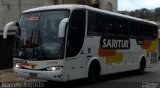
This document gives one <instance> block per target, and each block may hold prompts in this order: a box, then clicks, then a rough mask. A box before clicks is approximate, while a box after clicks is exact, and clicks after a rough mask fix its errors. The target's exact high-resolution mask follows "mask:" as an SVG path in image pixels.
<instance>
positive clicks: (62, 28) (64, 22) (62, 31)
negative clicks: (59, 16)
mask: <svg viewBox="0 0 160 88" xmlns="http://www.w3.org/2000/svg"><path fill="white" fill-rule="evenodd" d="M68 22H69V18H64V19H63V20H62V21H61V22H60V24H59V31H58V37H59V38H64V36H65V28H66V26H67V24H68Z"/></svg>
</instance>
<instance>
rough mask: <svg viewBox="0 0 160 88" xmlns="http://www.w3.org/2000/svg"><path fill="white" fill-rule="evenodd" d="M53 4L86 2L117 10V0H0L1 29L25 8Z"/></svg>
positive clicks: (105, 8)
mask: <svg viewBox="0 0 160 88" xmlns="http://www.w3.org/2000/svg"><path fill="white" fill-rule="evenodd" d="M53 4H84V5H90V6H93V7H96V8H100V9H104V10H110V11H114V12H117V0H0V30H2V29H3V28H4V26H5V24H6V23H8V22H10V21H13V20H15V21H18V20H19V17H20V14H21V13H22V11H23V10H26V9H30V8H34V7H39V6H43V5H53Z"/></svg>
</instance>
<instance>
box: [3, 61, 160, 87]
mask: <svg viewBox="0 0 160 88" xmlns="http://www.w3.org/2000/svg"><path fill="white" fill-rule="evenodd" d="M34 81H37V80H34ZM38 81H39V80H38ZM28 82H31V84H30V83H26V82H24V83H23V82H22V83H19V84H18V85H15V87H12V88H24V87H18V86H21V85H22V86H27V87H25V88H31V87H32V88H34V86H35V85H34V83H32V82H33V80H32V81H30V80H29V81H28ZM8 84H9V85H10V84H11V83H8ZM8 84H5V83H4V84H3V85H4V86H5V85H8ZM1 85H2V84H1ZM9 85H8V86H9ZM12 86H14V85H12ZM38 86H39V87H36V88H42V87H46V88H160V64H159V66H157V67H154V68H149V69H146V73H145V74H143V75H138V74H136V73H135V72H125V73H118V74H112V75H107V76H103V77H101V80H100V82H96V83H94V84H88V83H86V81H85V80H79V81H73V82H68V83H59V82H44V83H40V84H38ZM1 87H2V86H1ZM1 87H0V88H1ZM2 88H6V87H2ZM8 88H11V87H8Z"/></svg>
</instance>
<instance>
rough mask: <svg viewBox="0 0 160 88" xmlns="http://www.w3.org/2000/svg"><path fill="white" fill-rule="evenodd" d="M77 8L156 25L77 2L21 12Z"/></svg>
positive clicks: (152, 22)
mask: <svg viewBox="0 0 160 88" xmlns="http://www.w3.org/2000/svg"><path fill="white" fill-rule="evenodd" d="M78 8H85V9H87V10H92V11H96V12H100V13H105V14H109V15H114V16H117V17H122V18H126V19H130V20H134V21H140V22H145V23H149V24H154V25H157V23H156V22H154V21H149V20H146V19H141V18H136V17H132V16H128V15H123V14H120V13H115V12H111V11H106V10H101V9H97V8H94V7H90V6H87V5H77V4H61V5H50V6H42V7H37V8H33V9H29V10H25V11H24V12H23V13H28V12H35V11H45V10H54V9H70V10H73V9H78Z"/></svg>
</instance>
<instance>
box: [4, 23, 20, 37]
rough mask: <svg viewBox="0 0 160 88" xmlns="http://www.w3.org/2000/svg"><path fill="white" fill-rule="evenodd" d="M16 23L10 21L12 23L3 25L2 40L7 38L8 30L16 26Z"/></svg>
mask: <svg viewBox="0 0 160 88" xmlns="http://www.w3.org/2000/svg"><path fill="white" fill-rule="evenodd" d="M16 24H17V22H15V21H12V22H9V23H7V24H6V25H5V27H4V30H3V39H6V38H7V34H8V30H9V28H10V27H11V26H16Z"/></svg>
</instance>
